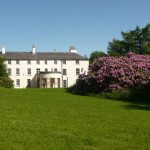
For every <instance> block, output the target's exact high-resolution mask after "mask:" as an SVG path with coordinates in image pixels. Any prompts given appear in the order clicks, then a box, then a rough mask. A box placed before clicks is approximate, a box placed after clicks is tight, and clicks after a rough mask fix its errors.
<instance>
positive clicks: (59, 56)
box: [0, 52, 88, 60]
mask: <svg viewBox="0 0 150 150" xmlns="http://www.w3.org/2000/svg"><path fill="white" fill-rule="evenodd" d="M0 56H2V57H5V58H6V59H7V60H8V59H10V60H88V59H87V58H85V57H83V56H81V55H79V54H76V53H69V52H68V53H67V52H36V53H35V54H33V53H31V52H6V53H5V54H2V53H0Z"/></svg>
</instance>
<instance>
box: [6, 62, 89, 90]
mask: <svg viewBox="0 0 150 150" xmlns="http://www.w3.org/2000/svg"><path fill="white" fill-rule="evenodd" d="M6 65H7V68H10V69H11V75H10V78H11V79H12V80H14V86H15V88H26V87H27V79H31V81H32V82H31V87H35V88H36V87H37V82H36V73H37V69H40V71H42V72H43V71H45V69H48V71H54V69H55V68H57V71H59V72H62V71H63V69H66V70H67V75H63V76H62V79H61V80H62V81H63V80H67V85H68V87H69V86H71V85H73V84H74V83H75V82H76V79H77V77H78V75H76V68H79V69H80V74H81V73H84V72H85V71H87V70H88V66H89V61H88V60H79V64H76V61H75V60H66V64H63V62H62V60H57V64H54V60H47V64H45V60H40V64H37V63H36V60H31V64H27V60H19V64H16V60H11V64H8V61H6ZM16 68H19V69H20V75H16ZM28 68H31V75H28V74H27V69H28ZM81 70H82V72H81ZM16 79H20V86H18V87H17V86H16ZM61 86H62V84H61Z"/></svg>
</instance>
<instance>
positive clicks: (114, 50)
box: [108, 24, 150, 56]
mask: <svg viewBox="0 0 150 150" xmlns="http://www.w3.org/2000/svg"><path fill="white" fill-rule="evenodd" d="M121 35H122V40H118V39H113V41H112V42H109V44H108V54H109V55H118V56H119V55H124V54H126V53H128V52H134V53H137V54H144V55H145V54H150V24H147V25H146V26H145V27H144V28H140V27H139V26H137V27H136V29H135V30H129V31H128V32H121Z"/></svg>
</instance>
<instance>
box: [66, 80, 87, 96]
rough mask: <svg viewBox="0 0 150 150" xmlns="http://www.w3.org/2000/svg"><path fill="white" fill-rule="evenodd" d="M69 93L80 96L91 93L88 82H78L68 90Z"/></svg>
mask: <svg viewBox="0 0 150 150" xmlns="http://www.w3.org/2000/svg"><path fill="white" fill-rule="evenodd" d="M67 90H68V92H71V93H73V94H78V95H87V94H88V93H89V90H88V84H87V82H86V80H77V82H76V84H74V85H73V86H71V87H70V88H68V89H67Z"/></svg>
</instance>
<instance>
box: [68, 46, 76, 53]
mask: <svg viewBox="0 0 150 150" xmlns="http://www.w3.org/2000/svg"><path fill="white" fill-rule="evenodd" d="M69 52H70V53H77V49H76V47H75V46H70V49H69Z"/></svg>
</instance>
